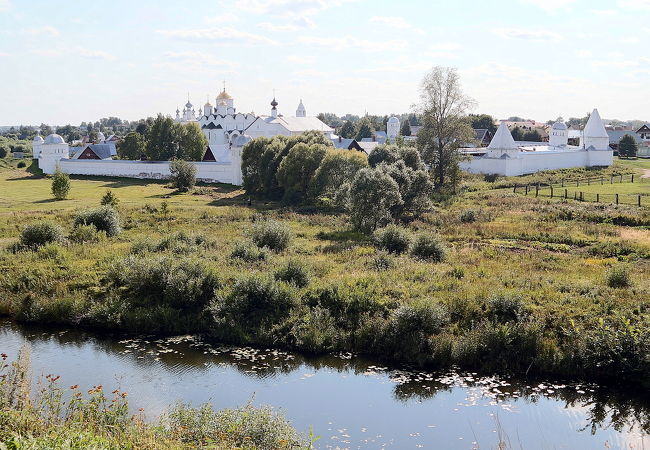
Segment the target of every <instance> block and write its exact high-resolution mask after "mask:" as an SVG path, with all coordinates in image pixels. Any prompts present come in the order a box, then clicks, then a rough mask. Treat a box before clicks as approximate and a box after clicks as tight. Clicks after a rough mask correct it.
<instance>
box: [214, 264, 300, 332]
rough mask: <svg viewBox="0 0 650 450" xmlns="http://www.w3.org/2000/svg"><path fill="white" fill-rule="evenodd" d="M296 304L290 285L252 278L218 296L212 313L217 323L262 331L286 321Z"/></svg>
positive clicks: (258, 277)
mask: <svg viewBox="0 0 650 450" xmlns="http://www.w3.org/2000/svg"><path fill="white" fill-rule="evenodd" d="M297 304H298V298H297V296H296V294H295V291H294V289H293V288H292V287H291V286H289V285H287V284H285V283H278V282H277V281H275V280H273V279H270V278H267V277H263V276H260V275H252V276H249V277H247V278H244V279H241V280H239V281H237V282H236V283H235V285H234V286H233V287H232V289H230V290H228V291H227V292H221V293H220V294H219V295H217V297H216V298H215V301H214V303H213V305H212V314H213V317H214V319H215V321H216V322H217V324H222V325H229V326H231V327H233V328H235V329H247V328H249V329H252V330H253V331H256V332H259V331H262V330H264V329H266V328H268V327H270V326H272V325H274V324H277V323H279V322H280V321H282V320H283V319H285V318H287V317H288V316H289V314H290V312H291V309H292V308H293V307H294V306H296V305H297Z"/></svg>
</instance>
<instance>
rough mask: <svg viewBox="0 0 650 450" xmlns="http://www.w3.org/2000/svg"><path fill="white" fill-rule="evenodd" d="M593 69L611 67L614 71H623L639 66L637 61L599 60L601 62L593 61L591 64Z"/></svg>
mask: <svg viewBox="0 0 650 450" xmlns="http://www.w3.org/2000/svg"><path fill="white" fill-rule="evenodd" d="M591 65H592V66H593V67H613V68H616V69H625V68H629V67H637V66H638V65H639V62H638V61H632V60H622V59H621V60H618V61H616V60H611V59H607V60H601V61H593V62H592V63H591Z"/></svg>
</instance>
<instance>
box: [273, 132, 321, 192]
mask: <svg viewBox="0 0 650 450" xmlns="http://www.w3.org/2000/svg"><path fill="white" fill-rule="evenodd" d="M326 153H327V147H326V146H324V145H322V144H312V145H307V144H303V143H299V144H296V145H294V146H293V147H292V148H291V150H289V153H288V154H287V156H286V157H285V158H284V159H283V160H282V162H281V163H280V167H278V174H277V177H278V182H279V184H280V186H281V187H282V188H283V189H284V199H285V201H286V202H287V203H299V202H300V201H302V200H304V199H305V197H306V196H307V191H308V189H309V185H310V184H311V181H312V178H313V176H314V174H315V173H316V170H317V169H318V167H319V166H320V164H321V161H322V160H323V158H324V157H325V154H326Z"/></svg>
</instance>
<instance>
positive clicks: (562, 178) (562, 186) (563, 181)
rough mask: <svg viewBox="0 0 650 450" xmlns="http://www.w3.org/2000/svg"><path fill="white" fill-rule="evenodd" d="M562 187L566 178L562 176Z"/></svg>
mask: <svg viewBox="0 0 650 450" xmlns="http://www.w3.org/2000/svg"><path fill="white" fill-rule="evenodd" d="M562 187H564V178H562Z"/></svg>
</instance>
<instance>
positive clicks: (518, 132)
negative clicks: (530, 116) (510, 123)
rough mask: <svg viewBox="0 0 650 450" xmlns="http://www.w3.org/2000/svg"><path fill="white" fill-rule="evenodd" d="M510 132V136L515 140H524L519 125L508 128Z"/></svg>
mask: <svg viewBox="0 0 650 450" xmlns="http://www.w3.org/2000/svg"><path fill="white" fill-rule="evenodd" d="M510 134H512V138H513V139H514V140H515V141H523V140H524V132H523V131H522V129H521V128H519V127H514V128H513V129H512V130H510Z"/></svg>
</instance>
